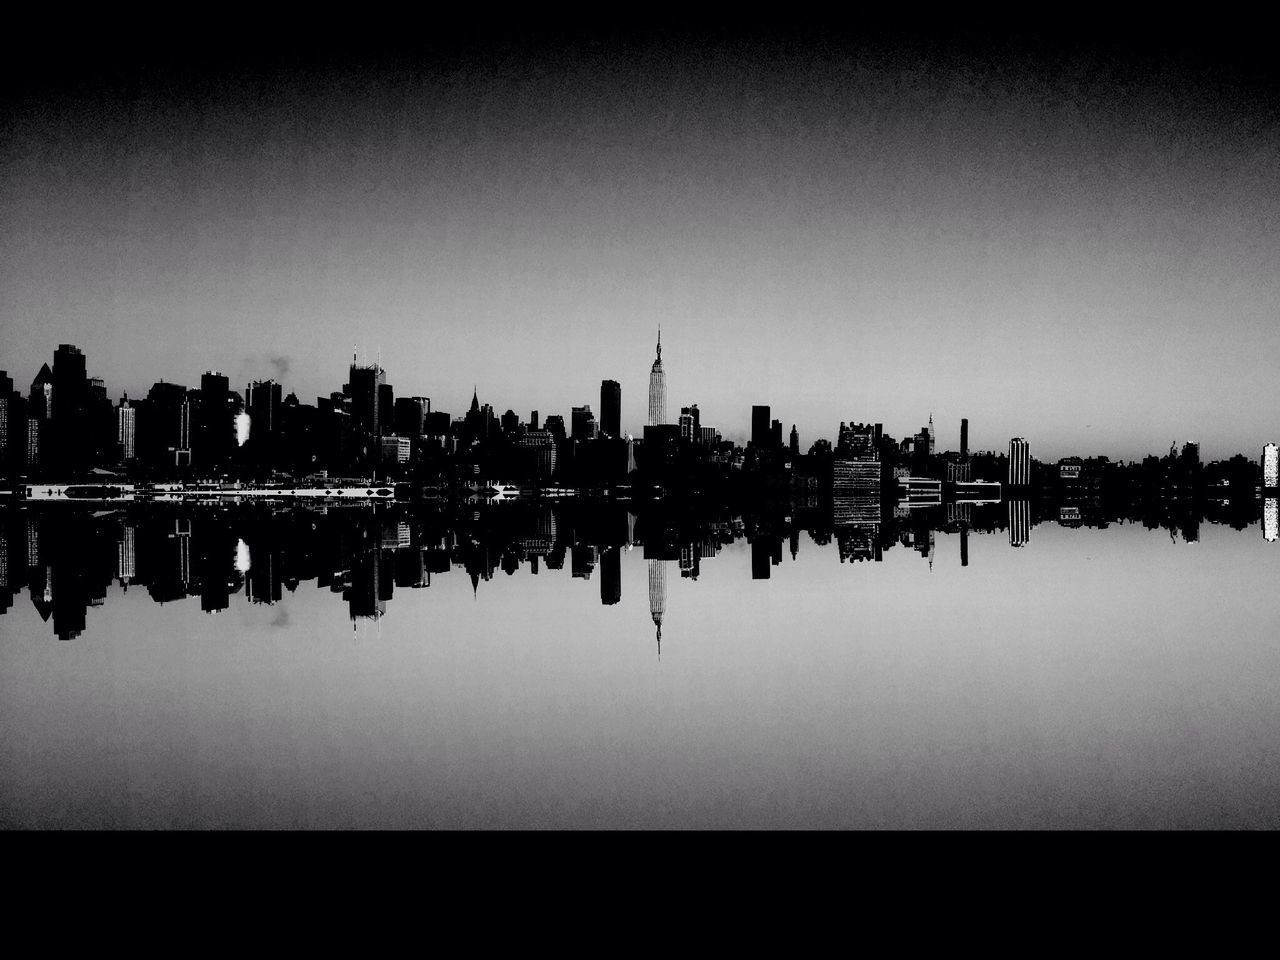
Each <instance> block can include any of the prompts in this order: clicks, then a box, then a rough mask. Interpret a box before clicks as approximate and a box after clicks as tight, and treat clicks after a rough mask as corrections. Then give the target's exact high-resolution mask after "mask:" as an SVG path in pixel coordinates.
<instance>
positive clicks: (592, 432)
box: [569, 405, 596, 440]
mask: <svg viewBox="0 0 1280 960" xmlns="http://www.w3.org/2000/svg"><path fill="white" fill-rule="evenodd" d="M569 417H570V420H569V422H570V425H571V427H572V429H573V434H572V436H573V439H575V440H594V439H595V436H596V417H595V414H594V413H592V412H591V407H590V406H589V405H588V406H582V407H574V408H573V410H572V412H571V413H570V415H569Z"/></svg>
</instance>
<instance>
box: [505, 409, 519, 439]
mask: <svg viewBox="0 0 1280 960" xmlns="http://www.w3.org/2000/svg"><path fill="white" fill-rule="evenodd" d="M501 423H502V432H503V433H504V434H505V435H506V436H508V437H514V436H515V435H516V434H517V433H519V432H520V416H519V414H517V413H516V412H515V411H514V410H512V409H510V408H508V410H507V412H506V413H504V414H503V415H502V420H501Z"/></svg>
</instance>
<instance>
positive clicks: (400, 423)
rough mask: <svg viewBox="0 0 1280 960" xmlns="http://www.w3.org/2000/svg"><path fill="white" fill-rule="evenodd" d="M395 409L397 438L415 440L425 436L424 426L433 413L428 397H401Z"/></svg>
mask: <svg viewBox="0 0 1280 960" xmlns="http://www.w3.org/2000/svg"><path fill="white" fill-rule="evenodd" d="M394 409H395V413H394V416H393V418H394V426H395V431H396V436H399V437H409V438H411V439H413V438H417V437H421V436H422V435H423V425H424V424H425V423H426V421H427V414H428V413H430V412H431V401H430V400H429V399H428V398H427V397H400V398H399V399H397V400H396V402H395V408H394Z"/></svg>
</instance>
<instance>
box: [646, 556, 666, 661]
mask: <svg viewBox="0 0 1280 960" xmlns="http://www.w3.org/2000/svg"><path fill="white" fill-rule="evenodd" d="M666 612H667V564H666V561H665V560H650V561H649V616H650V617H652V618H653V625H654V627H655V628H656V629H657V640H658V656H659V657H661V656H662V618H663V617H664V616H665V615H666Z"/></svg>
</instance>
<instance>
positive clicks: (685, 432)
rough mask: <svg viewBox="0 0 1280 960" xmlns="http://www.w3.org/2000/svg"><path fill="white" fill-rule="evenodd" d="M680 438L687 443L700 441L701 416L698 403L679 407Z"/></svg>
mask: <svg viewBox="0 0 1280 960" xmlns="http://www.w3.org/2000/svg"><path fill="white" fill-rule="evenodd" d="M679 426H680V439H681V440H685V441H687V442H689V443H701V442H702V417H701V414H699V413H698V405H697V404H696V403H695V404H693V405H692V406H688V407H681V408H680V420H679Z"/></svg>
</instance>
